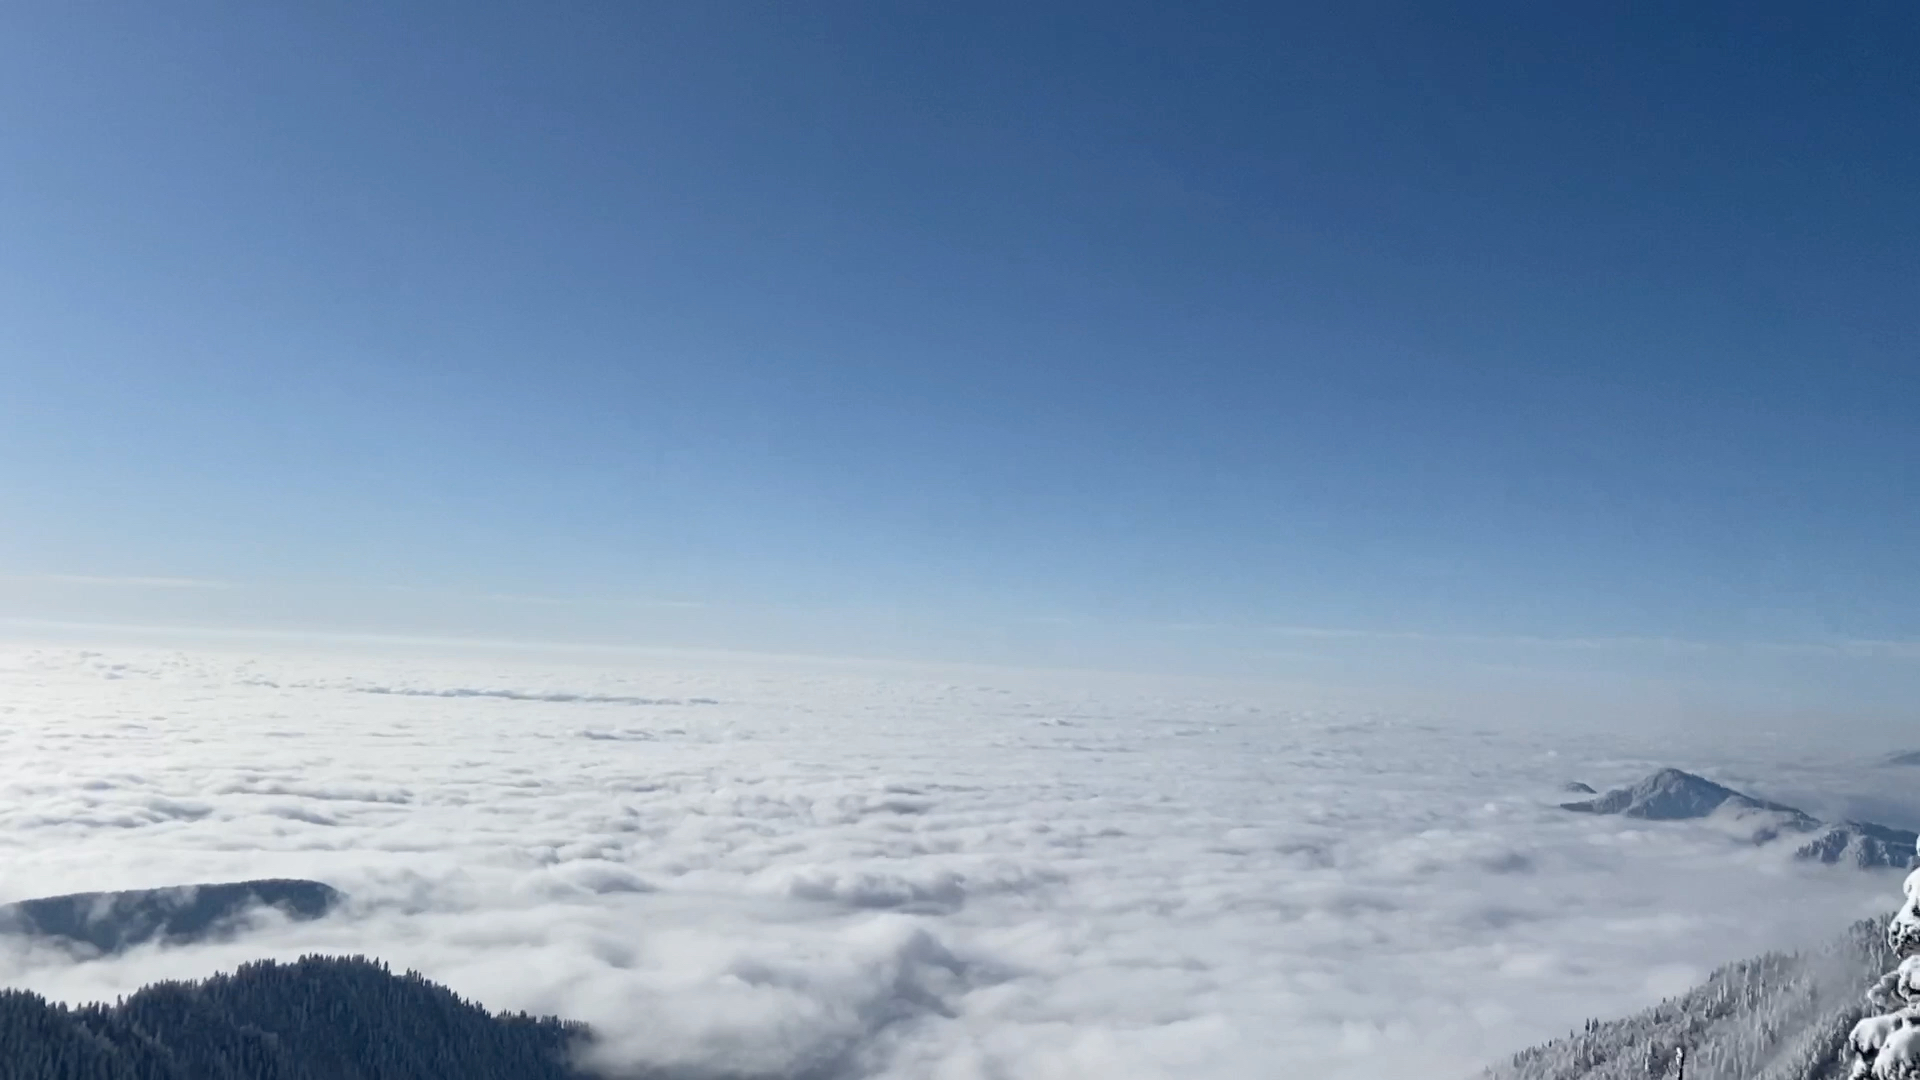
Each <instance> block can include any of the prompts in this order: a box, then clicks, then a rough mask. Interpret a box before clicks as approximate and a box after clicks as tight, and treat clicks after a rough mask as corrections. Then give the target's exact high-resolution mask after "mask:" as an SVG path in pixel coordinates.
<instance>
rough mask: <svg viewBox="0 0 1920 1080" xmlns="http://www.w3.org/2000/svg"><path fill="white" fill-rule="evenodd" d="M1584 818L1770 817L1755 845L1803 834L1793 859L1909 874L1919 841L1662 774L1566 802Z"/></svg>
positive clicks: (1689, 776)
mask: <svg viewBox="0 0 1920 1080" xmlns="http://www.w3.org/2000/svg"><path fill="white" fill-rule="evenodd" d="M1560 808H1561V809H1562V810H1571V811H1574V812H1576V813H1582V814H1618V815H1620V816H1622V817H1631V818H1640V819H1643V820H1646V821H1692V820H1697V819H1700V818H1705V817H1711V816H1713V815H1715V814H1720V813H1723V812H1729V811H1731V812H1734V813H1741V814H1753V815H1767V816H1768V818H1769V820H1764V821H1762V822H1761V823H1760V826H1759V827H1758V828H1757V829H1756V831H1755V833H1754V842H1755V843H1769V842H1771V841H1773V840H1776V839H1779V838H1780V837H1781V836H1784V835H1803V836H1805V837H1806V840H1805V842H1804V843H1802V844H1801V845H1800V846H1799V847H1797V848H1796V849H1794V853H1793V854H1794V858H1796V859H1804V860H1807V861H1809V862H1820V863H1828V864H1833V865H1845V866H1858V867H1862V868H1865V869H1878V868H1883V867H1891V868H1893V869H1904V868H1905V867H1906V866H1907V863H1908V861H1909V859H1910V857H1911V856H1912V855H1913V853H1914V842H1915V840H1916V839H1920V837H1916V835H1915V834H1914V833H1912V832H1909V831H1907V830H1905V829H1896V828H1893V827H1891V826H1888V825H1877V824H1874V823H1873V822H1870V821H1841V822H1832V823H1829V822H1823V821H1821V820H1820V819H1818V818H1816V817H1814V816H1813V815H1812V814H1809V813H1807V812H1806V811H1804V810H1801V809H1798V808H1796V807H1792V806H1787V805H1784V804H1782V803H1776V802H1768V801H1766V800H1765V799H1756V798H1754V797H1752V796H1751V795H1745V794H1742V793H1741V792H1738V791H1735V790H1733V789H1732V788H1730V787H1726V786H1724V785H1722V784H1716V783H1714V782H1713V781H1711V780H1708V779H1707V778H1706V777H1703V776H1696V775H1694V774H1693V773H1690V772H1685V771H1682V770H1680V769H1661V770H1660V771H1659V772H1656V773H1654V774H1653V775H1652V776H1649V777H1647V778H1646V779H1645V780H1642V781H1640V782H1639V783H1637V784H1635V785H1633V786H1632V787H1624V788H1616V789H1614V790H1613V791H1609V792H1607V793H1606V794H1605V795H1602V796H1600V797H1598V798H1594V799H1583V800H1581V801H1579V802H1569V803H1561V804H1560Z"/></svg>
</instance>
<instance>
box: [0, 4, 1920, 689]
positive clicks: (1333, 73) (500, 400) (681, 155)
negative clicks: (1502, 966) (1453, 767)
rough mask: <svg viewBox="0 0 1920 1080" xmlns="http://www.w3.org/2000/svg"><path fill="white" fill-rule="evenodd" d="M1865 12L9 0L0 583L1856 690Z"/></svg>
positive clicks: (1905, 450) (1873, 585)
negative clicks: (1463, 656) (1466, 660)
mask: <svg viewBox="0 0 1920 1080" xmlns="http://www.w3.org/2000/svg"><path fill="white" fill-rule="evenodd" d="M1323 9H1327V10H1323ZM1917 72H1920V8H1916V7H1915V6H1914V5H1912V4H1910V3H1904V2H1880V3H1875V2H1863V3H1848V4H1839V5H1809V4H1798V3H1796V4H1773V3H1758V4H1756V3H1740V4H1722V3H1699V4H1683V5H1652V4H1615V3H1593V4H1579V5H1568V4H1542V3H1538V2H1528V3H1504V2H1502V3H1476V4H1469V5H1439V4H1399V3H1359V4H1338V5H1281V4H1272V3H1244V4H1211V3H1203V4H1171V3H1164V4H1136V3H1127V2H1115V0H1102V2H1100V3H1087V4H1032V3H1018V4H999V3H982V2H970V3H961V4H942V5H935V4H917V3H910V4H899V3H871V4H851V3H817V4H774V3H765V4H745V3H728V2H716V3H685V4H638V3H615V2H607V3H566V4H546V3H540V4H536V3H526V4H513V5H509V4H489V3H426V2H421V3H408V4H386V5H330V4H238V3H233V4H213V3H183V4H69V3H59V2H53V0H47V2H30V3H24V4H13V5H8V6H7V8H6V9H5V11H4V12H0V521H3V522H4V525H3V526H0V572H4V574H5V575H7V582H6V584H5V585H4V587H0V615H6V616H10V617H14V618H29V619H51V620H62V619H64V620H71V621H103V622H143V623H166V624H190V625H201V624H206V625H229V626H257V627H279V628H291V627H303V626H304V627H314V628H329V629H336V630H355V631H364V632H392V633H432V634H441V635H448V636H462V635H472V636H482V637H489V638H509V639H543V638H563V639H580V640H604V641H636V642H644V643H651V644H670V645H699V646H723V647H736V648H769V649H779V650H792V649H800V650H804V651H813V652H823V653H836V652H854V653H863V654H876V653H885V654H899V655H914V656H922V657H929V658H945V659H973V660H991V661H1008V660H1011V661H1040V662H1048V663H1052V662H1060V663H1069V662H1070V663H1075V664H1089V665H1095V666H1098V665H1099V664H1102V663H1105V664H1113V665H1124V666H1137V665H1149V666H1152V665H1161V666H1167V667H1172V668H1182V667H1188V666H1197V667H1203V668H1204V667H1210V666H1224V667H1227V668H1232V669H1234V670H1240V671H1262V670H1266V669H1267V668H1269V667H1271V668H1273V669H1274V670H1284V671H1285V672H1287V673H1290V674H1296V675H1298V674H1303V673H1305V674H1312V673H1314V672H1315V671H1316V670H1317V668H1318V667H1320V666H1323V665H1326V664H1336V665H1345V666H1346V668H1348V669H1350V671H1362V672H1364V671H1365V670H1366V668H1367V665H1368V664H1376V665H1390V666H1396V667H1397V666H1399V665H1402V664H1403V663H1405V662H1406V661H1407V659H1408V656H1409V654H1414V653H1417V654H1419V655H1421V656H1427V657H1432V656H1437V655H1442V654H1447V653H1448V650H1454V651H1455V652H1461V653H1465V652H1471V653H1473V654H1474V655H1473V657H1472V659H1473V661H1474V662H1475V663H1479V664H1484V665H1488V666H1489V667H1490V669H1493V668H1500V667H1502V666H1505V665H1509V664H1511V665H1517V666H1518V667H1521V668H1531V667H1533V666H1537V665H1538V664H1540V663H1541V662H1542V660H1541V656H1542V655H1545V654H1552V655H1553V656H1556V657H1558V659H1556V660H1554V661H1553V664H1557V665H1559V666H1561V667H1571V668H1580V669H1584V670H1593V671H1599V672H1601V673H1602V674H1604V673H1606V672H1609V671H1612V670H1614V669H1615V667H1617V666H1618V665H1620V664H1626V665H1627V666H1633V667H1636V669H1637V670H1640V671H1642V672H1643V673H1645V672H1654V673H1656V674H1659V675H1661V676H1662V677H1668V676H1671V677H1676V678H1687V677H1691V674H1692V673H1693V669H1694V668H1695V667H1696V666H1698V665H1700V664H1701V663H1703V662H1704V661H1703V660H1702V657H1709V658H1710V660H1711V663H1710V664H1709V666H1713V667H1715V668H1716V669H1723V670H1720V673H1719V674H1718V675H1716V676H1715V677H1716V678H1722V679H1726V680H1732V681H1734V682H1739V681H1740V680H1741V679H1743V678H1745V677H1746V676H1748V675H1752V676H1754V677H1755V678H1760V681H1761V682H1762V683H1764V684H1765V685H1768V686H1776V685H1785V684H1786V683H1792V686H1793V692H1794V693H1795V694H1797V695H1800V696H1802V697H1804V698H1806V699H1807V700H1818V699H1819V698H1820V696H1821V695H1823V694H1832V695H1837V696H1841V697H1846V696H1858V695H1859V694H1860V693H1862V691H1861V689H1860V688H1861V687H1879V688H1881V689H1880V690H1876V691H1874V693H1875V694H1880V696H1882V697H1886V698H1887V699H1888V700H1892V699H1893V698H1895V697H1897V696H1899V694H1904V693H1905V691H1906V689H1908V688H1912V687H1916V686H1920V676H1917V675H1916V674H1915V672H1916V670H1917V669H1920V646H1915V645H1909V644H1903V643H1906V642H1911V641H1914V640H1917V639H1920V573H1917V572H1916V569H1915V566H1916V562H1915V560H1916V553H1920V497H1916V496H1920V475H1916V473H1917V472H1920V468H1917V464H1916V463H1920V452H1917V451H1920V447H1917V446H1916V433H1917V432H1920V424H1917V423H1916V421H1917V420H1920V401H1917V400H1916V395H1917V394H1920V333H1917V331H1920V295H1917V293H1920V197H1917V196H1920V77H1916V73H1917ZM129 579H131V580H129ZM152 579H180V580H178V581H172V580H169V581H157V580H152ZM192 582H203V583H217V584H220V585H224V586H228V587H224V588H210V587H194V586H192V585H191V584H190V583H192ZM1336 653H1337V654H1340V658H1339V659H1338V660H1337V661H1336V660H1335V659H1332V658H1331V657H1332V656H1333V654H1336ZM1627 654H1631V656H1630V657H1629V658H1627V659H1622V657H1623V656H1626V655H1627ZM1596 657H1599V658H1601V659H1598V660H1596V659H1595V658H1596ZM1762 676H1764V678H1761V677H1762ZM1888 687H1892V688H1893V689H1891V690H1889V689H1887V688H1888ZM1896 690H1897V691H1898V693H1895V691H1896ZM1883 691H1884V692H1883ZM1869 696H1871V695H1869Z"/></svg>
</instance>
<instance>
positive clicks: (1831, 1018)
mask: <svg viewBox="0 0 1920 1080" xmlns="http://www.w3.org/2000/svg"><path fill="white" fill-rule="evenodd" d="M1882 925H1883V924H1882V923H1880V922H1875V921H1864V922H1860V923H1857V924H1855V925H1854V926H1852V927H1850V928H1849V929H1848V931H1847V932H1846V933H1845V934H1843V935H1842V936H1841V937H1840V938H1839V939H1838V940H1836V941H1834V942H1833V943H1831V944H1830V945H1828V946H1826V947H1825V948H1822V949H1818V950H1814V951H1811V952H1807V953H1794V954H1785V953H1771V954H1768V955H1765V956H1760V957H1756V958H1754V959H1751V960H1742V961H1740V962H1738V963H1734V964H1728V965H1727V966H1725V967H1723V968H1721V969H1719V970H1718V971H1715V972H1714V973H1713V975H1712V976H1710V977H1709V978H1708V979H1707V981H1706V982H1705V983H1703V984H1701V985H1700V986H1698V987H1696V988H1694V989H1692V990H1689V991H1687V992H1686V993H1684V994H1681V995H1680V996H1678V997H1675V998H1671V999H1668V1000H1666V1001H1663V1002H1661V1003H1660V1004H1658V1005H1655V1006H1654V1007H1652V1008H1650V1009H1647V1010H1645V1011H1644V1012H1641V1013H1639V1014H1637V1015H1634V1016H1630V1017H1627V1018H1625V1019H1622V1020H1613V1021H1604V1022H1603V1021H1590V1022H1588V1024H1587V1025H1586V1027H1585V1029H1584V1030H1582V1031H1578V1032H1575V1033H1573V1034H1571V1035H1568V1036H1566V1037H1564V1038H1560V1039H1555V1040H1553V1041H1552V1042H1548V1043H1543V1044H1541V1045H1539V1046H1536V1047H1533V1048H1532V1049H1529V1050H1525V1051H1522V1052H1521V1053H1519V1054H1518V1055H1516V1056H1515V1057H1514V1058H1513V1059H1512V1060H1511V1061H1509V1062H1507V1063H1506V1064H1504V1065H1500V1066H1497V1067H1495V1068H1493V1069H1489V1070H1488V1071H1487V1073H1486V1074H1485V1080H1665V1078H1667V1077H1671V1076H1673V1075H1674V1074H1675V1072H1676V1071H1677V1070H1676V1069H1675V1058H1674V1053H1675V1051H1676V1050H1679V1049H1683V1048H1684V1049H1685V1050H1686V1052H1687V1078H1688V1080H1836V1078H1839V1077H1844V1076H1846V1075H1847V1073H1848V1070H1849V1065H1850V1060H1849V1056H1848V1052H1847V1036H1848V1033H1849V1032H1850V1031H1851V1030H1852V1029H1853V1026H1854V1025H1855V1024H1856V1023H1857V1022H1859V1021H1860V1020H1861V1019H1862V1018H1863V1017H1865V1016H1867V1015H1868V1014H1870V1013H1872V1012H1874V1011H1876V1010H1875V1009H1874V1008H1873V1007H1872V1005H1871V1004H1870V1003H1869V1002H1868V1000H1867V998H1866V996H1865V993H1864V991H1865V990H1866V988H1867V987H1868V986H1870V985H1872V983H1873V982H1874V979H1875V978H1876V977H1877V976H1878V974H1879V973H1880V972H1882V971H1884V970H1886V968H1887V966H1888V965H1889V964H1890V963H1891V962H1892V959H1893V956H1894V954H1893V952H1892V950H1891V949H1890V948H1889V946H1888V944H1887V940H1886V937H1885V934H1884V933H1883V931H1882Z"/></svg>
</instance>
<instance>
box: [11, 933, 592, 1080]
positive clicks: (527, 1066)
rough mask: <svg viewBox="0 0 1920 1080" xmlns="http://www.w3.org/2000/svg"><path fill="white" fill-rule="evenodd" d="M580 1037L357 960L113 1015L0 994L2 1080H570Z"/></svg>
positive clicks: (154, 998) (209, 987) (270, 974)
mask: <svg viewBox="0 0 1920 1080" xmlns="http://www.w3.org/2000/svg"><path fill="white" fill-rule="evenodd" d="M585 1037H586V1028H585V1027H583V1026H582V1025H579V1024H570V1023H564V1022H562V1021H558V1020H553V1019H543V1018H534V1017H530V1016H525V1015H521V1014H493V1013H489V1012H488V1011H486V1010H485V1009H482V1008H480V1007H479V1006H477V1005H474V1004H472V1003H470V1002H468V1001H465V1000H463V999H461V998H460V997H459V996H458V995H456V994H454V993H453V992H452V991H451V990H448V989H447V988H445V987H443V986H439V985H437V984H435V983H432V982H429V981H428V980H426V979H425V978H423V977H421V976H419V975H416V974H411V973H409V974H405V975H395V974H393V973H392V972H391V971H390V970H389V969H388V968H387V966H386V965H384V964H382V963H379V962H378V961H374V960H368V959H365V958H362V957H353V958H331V957H305V958H302V959H301V960H299V961H298V962H295V963H291V964H278V963H273V962H271V961H263V962H260V963H253V964H247V965H244V966H242V967H241V968H240V969H239V970H237V971H235V972H234V973H233V974H231V975H217V976H214V977H213V978H211V979H207V980H206V981H204V982H195V983H156V984H154V985H153V986H149V987H147V988H145V989H143V990H141V991H139V992H138V993H136V994H134V995H133V996H132V997H129V998H126V999H124V1000H123V1001H120V1002H118V1003H116V1004H114V1005H87V1006H82V1007H80V1008H69V1007H67V1006H64V1005H58V1004H53V1003H50V1002H48V1001H47V1000H46V999H44V998H42V997H40V996H38V995H36V994H31V993H26V992H24V991H19V990H6V991H0V1078H4V1080H448V1078H454V1077H458V1078H461V1080H578V1078H579V1077H580V1076H581V1075H582V1074H581V1073H579V1072H576V1071H574V1070H573V1068H572V1067H571V1065H570V1064H569V1059H570V1055H571V1052H572V1051H573V1050H574V1049H575V1047H576V1044H578V1043H579V1042H580V1041H582V1040H584V1039H585Z"/></svg>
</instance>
